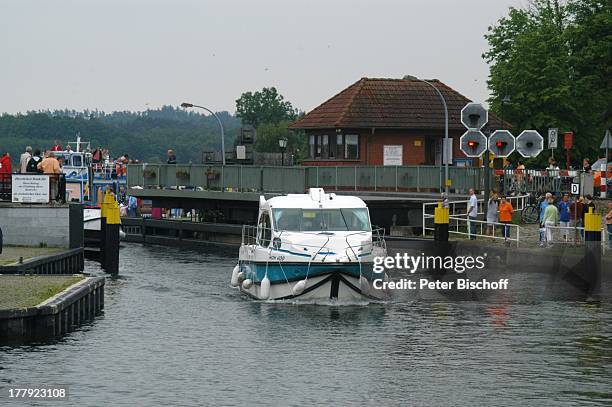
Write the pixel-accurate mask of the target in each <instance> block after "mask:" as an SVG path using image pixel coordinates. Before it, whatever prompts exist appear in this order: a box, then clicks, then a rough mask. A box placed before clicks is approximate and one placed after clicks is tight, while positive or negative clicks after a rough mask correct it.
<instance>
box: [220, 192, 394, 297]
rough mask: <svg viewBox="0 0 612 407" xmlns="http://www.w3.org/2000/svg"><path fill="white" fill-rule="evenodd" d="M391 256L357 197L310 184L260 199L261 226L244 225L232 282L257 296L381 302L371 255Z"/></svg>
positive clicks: (243, 290)
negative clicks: (299, 190) (305, 189)
mask: <svg viewBox="0 0 612 407" xmlns="http://www.w3.org/2000/svg"><path fill="white" fill-rule="evenodd" d="M378 256H386V245H385V240H384V229H379V228H372V225H371V223H370V215H369V212H368V208H367V206H366V204H365V202H363V200H361V199H360V198H358V197H354V196H341V195H336V194H333V193H331V194H328V193H325V191H324V190H323V189H321V188H311V189H310V190H309V191H308V193H307V194H289V195H285V196H278V197H274V198H270V199H268V200H266V199H265V198H264V197H263V196H262V197H260V202H259V216H258V224H257V226H247V225H245V226H243V232H242V244H241V246H240V252H239V261H238V264H237V265H236V267H234V270H233V271H232V277H231V285H232V286H233V287H237V288H239V289H240V291H241V292H243V293H245V294H246V295H248V296H250V297H252V298H254V299H258V300H292V299H299V300H315V301H316V300H330V299H332V300H341V301H363V300H381V299H383V296H384V292H383V291H382V290H376V289H374V288H373V284H372V282H373V280H374V279H381V278H384V276H383V275H381V274H376V273H373V271H372V268H373V267H372V266H373V259H374V258H375V257H378Z"/></svg>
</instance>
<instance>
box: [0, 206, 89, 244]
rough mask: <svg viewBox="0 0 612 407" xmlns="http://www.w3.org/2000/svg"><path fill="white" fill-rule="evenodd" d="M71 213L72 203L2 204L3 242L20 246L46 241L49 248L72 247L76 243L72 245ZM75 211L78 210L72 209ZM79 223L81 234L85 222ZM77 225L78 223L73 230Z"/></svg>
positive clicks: (0, 225) (0, 218)
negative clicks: (60, 204)
mask: <svg viewBox="0 0 612 407" xmlns="http://www.w3.org/2000/svg"><path fill="white" fill-rule="evenodd" d="M79 207H80V206H79ZM70 213H71V208H70V206H69V205H62V206H42V205H21V204H8V205H1V206H0V228H2V234H3V239H4V242H3V243H4V244H10V245H20V246H39V245H40V244H46V245H47V246H49V247H66V248H68V247H71V246H73V245H74V244H71V240H70V227H71V223H70ZM72 213H75V211H74V210H72ZM81 219H82V215H81ZM80 225H81V230H80V232H81V234H82V227H83V226H82V221H81V223H80ZM74 227H75V222H73V229H74ZM74 233H75V232H73V235H74ZM73 240H74V236H73Z"/></svg>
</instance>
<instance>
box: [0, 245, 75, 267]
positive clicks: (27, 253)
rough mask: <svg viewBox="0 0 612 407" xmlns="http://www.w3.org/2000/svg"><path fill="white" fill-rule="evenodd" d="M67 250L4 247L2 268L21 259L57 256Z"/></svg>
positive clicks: (0, 260)
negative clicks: (56, 254) (49, 255)
mask: <svg viewBox="0 0 612 407" xmlns="http://www.w3.org/2000/svg"><path fill="white" fill-rule="evenodd" d="M64 250H66V249H63V248H61V247H26V246H4V247H3V248H2V254H0V266H6V265H7V264H11V263H17V262H18V261H19V258H20V257H23V261H26V260H27V259H31V258H33V257H38V256H44V255H48V254H55V253H59V252H62V251H64Z"/></svg>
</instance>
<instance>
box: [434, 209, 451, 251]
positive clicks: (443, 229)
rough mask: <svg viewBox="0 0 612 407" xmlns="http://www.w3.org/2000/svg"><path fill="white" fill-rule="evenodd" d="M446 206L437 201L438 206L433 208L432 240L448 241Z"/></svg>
mask: <svg viewBox="0 0 612 407" xmlns="http://www.w3.org/2000/svg"><path fill="white" fill-rule="evenodd" d="M448 224H449V215H448V208H444V207H443V206H442V202H438V207H437V208H436V209H434V240H435V241H437V242H448Z"/></svg>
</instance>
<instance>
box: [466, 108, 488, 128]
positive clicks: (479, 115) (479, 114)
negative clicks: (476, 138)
mask: <svg viewBox="0 0 612 407" xmlns="http://www.w3.org/2000/svg"><path fill="white" fill-rule="evenodd" d="M488 121H489V112H488V111H487V109H485V108H484V107H483V106H482V105H481V104H480V103H468V104H467V105H465V106H464V107H463V109H461V123H463V125H464V126H465V127H466V128H468V129H470V130H480V129H482V128H483V127H484V125H485V124H487V122H488Z"/></svg>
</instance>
